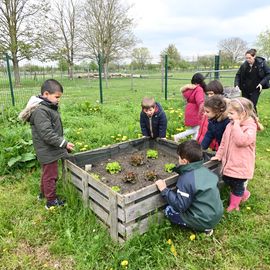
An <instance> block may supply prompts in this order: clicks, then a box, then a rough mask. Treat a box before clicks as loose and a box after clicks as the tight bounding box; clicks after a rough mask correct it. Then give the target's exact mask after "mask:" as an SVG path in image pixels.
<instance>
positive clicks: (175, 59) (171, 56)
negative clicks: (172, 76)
mask: <svg viewBox="0 0 270 270" xmlns="http://www.w3.org/2000/svg"><path fill="white" fill-rule="evenodd" d="M166 54H167V55H168V69H174V68H176V67H178V66H179V63H180V60H181V57H180V53H179V52H178V50H177V48H176V47H175V45H174V44H170V45H169V46H168V48H166V49H165V50H163V51H162V52H161V54H160V57H161V61H164V56H165V55H166Z"/></svg>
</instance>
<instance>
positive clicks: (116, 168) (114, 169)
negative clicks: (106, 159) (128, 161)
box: [106, 161, 121, 174]
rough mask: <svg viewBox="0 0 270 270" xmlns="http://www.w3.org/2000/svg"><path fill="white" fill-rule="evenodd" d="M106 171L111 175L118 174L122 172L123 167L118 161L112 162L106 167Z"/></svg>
mask: <svg viewBox="0 0 270 270" xmlns="http://www.w3.org/2000/svg"><path fill="white" fill-rule="evenodd" d="M106 171H107V172H109V173H110V174H116V173H119V172H120V171H121V166H120V164H119V163H118V162H117V161H114V162H110V163H108V164H107V165H106Z"/></svg>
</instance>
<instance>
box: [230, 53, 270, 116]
mask: <svg viewBox="0 0 270 270" xmlns="http://www.w3.org/2000/svg"><path fill="white" fill-rule="evenodd" d="M245 58H246V61H245V62H244V63H243V64H242V65H241V66H240V68H239V70H238V72H237V73H236V76H235V81H234V86H238V87H239V88H240V90H241V92H242V96H243V97H245V98H247V99H249V100H251V101H252V103H253V104H254V108H255V110H256V112H257V108H256V105H257V102H258V99H259V96H260V93H261V91H262V89H267V88H269V79H270V68H269V67H268V66H267V64H266V61H265V59H264V58H262V57H259V56H256V50H255V49H250V50H248V51H247V52H246V54H245Z"/></svg>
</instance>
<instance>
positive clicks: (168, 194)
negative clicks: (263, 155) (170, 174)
mask: <svg viewBox="0 0 270 270" xmlns="http://www.w3.org/2000/svg"><path fill="white" fill-rule="evenodd" d="M177 154H178V155H179V164H180V166H179V167H177V169H176V170H175V171H176V172H177V173H179V174H180V176H179V178H178V181H177V184H176V189H177V191H176V192H174V191H172V190H171V189H169V188H167V186H166V183H165V181H164V180H158V181H156V185H157V187H158V189H159V190H160V191H161V195H162V196H163V198H164V199H165V200H166V201H167V202H168V204H169V205H168V206H167V207H166V209H165V216H166V217H167V218H168V219H169V220H170V221H171V222H172V223H174V224H178V225H180V226H182V227H188V228H191V229H193V230H195V231H199V232H205V233H206V234H207V235H212V233H213V228H214V227H215V226H216V225H217V224H218V223H219V221H220V219H221V217H222V215H223V205H222V201H221V199H220V194H219V190H218V187H217V183H218V177H217V175H215V174H214V173H213V172H211V171H210V170H209V169H207V168H206V167H204V166H203V162H204V161H203V152H202V148H201V146H200V145H199V144H198V142H197V141H195V140H190V141H185V142H183V143H181V144H179V146H178V149H177Z"/></svg>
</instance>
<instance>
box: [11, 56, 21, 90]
mask: <svg viewBox="0 0 270 270" xmlns="http://www.w3.org/2000/svg"><path fill="white" fill-rule="evenodd" d="M12 63H13V71H14V78H15V86H18V85H20V84H21V79H20V70H19V61H18V59H17V56H16V55H15V54H12Z"/></svg>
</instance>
